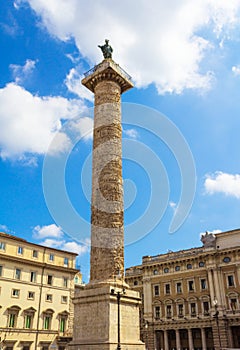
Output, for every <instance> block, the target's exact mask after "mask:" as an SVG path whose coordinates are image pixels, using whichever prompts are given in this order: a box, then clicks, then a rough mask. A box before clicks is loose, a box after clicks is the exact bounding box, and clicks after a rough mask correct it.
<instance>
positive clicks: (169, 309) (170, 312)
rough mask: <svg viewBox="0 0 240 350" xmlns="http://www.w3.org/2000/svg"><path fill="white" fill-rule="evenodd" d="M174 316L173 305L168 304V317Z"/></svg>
mask: <svg viewBox="0 0 240 350" xmlns="http://www.w3.org/2000/svg"><path fill="white" fill-rule="evenodd" d="M171 317H172V305H167V318H171Z"/></svg>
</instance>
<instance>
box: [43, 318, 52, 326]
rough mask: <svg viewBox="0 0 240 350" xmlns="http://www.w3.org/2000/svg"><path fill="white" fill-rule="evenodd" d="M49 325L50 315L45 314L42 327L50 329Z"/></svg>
mask: <svg viewBox="0 0 240 350" xmlns="http://www.w3.org/2000/svg"><path fill="white" fill-rule="evenodd" d="M50 327H51V316H50V315H45V316H44V319H43V329H50Z"/></svg>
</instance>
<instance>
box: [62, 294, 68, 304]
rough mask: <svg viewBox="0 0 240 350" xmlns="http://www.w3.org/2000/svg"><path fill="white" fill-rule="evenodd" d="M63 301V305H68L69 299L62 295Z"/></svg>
mask: <svg viewBox="0 0 240 350" xmlns="http://www.w3.org/2000/svg"><path fill="white" fill-rule="evenodd" d="M61 300H62V303H63V304H66V303H67V297H66V296H65V295H62V298H61Z"/></svg>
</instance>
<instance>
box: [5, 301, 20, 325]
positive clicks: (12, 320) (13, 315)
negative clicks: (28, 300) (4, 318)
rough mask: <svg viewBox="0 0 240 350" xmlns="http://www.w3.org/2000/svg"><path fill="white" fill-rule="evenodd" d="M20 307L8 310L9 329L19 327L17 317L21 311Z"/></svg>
mask: <svg viewBox="0 0 240 350" xmlns="http://www.w3.org/2000/svg"><path fill="white" fill-rule="evenodd" d="M20 310H21V309H20V307H18V306H12V307H10V308H8V327H9V328H15V327H16V326H17V317H18V313H19V311H20Z"/></svg>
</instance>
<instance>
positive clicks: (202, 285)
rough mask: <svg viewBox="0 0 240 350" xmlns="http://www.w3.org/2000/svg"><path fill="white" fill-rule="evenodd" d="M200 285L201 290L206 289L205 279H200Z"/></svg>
mask: <svg viewBox="0 0 240 350" xmlns="http://www.w3.org/2000/svg"><path fill="white" fill-rule="evenodd" d="M200 283H201V289H202V290H203V289H207V282H206V279H205V278H201V280H200Z"/></svg>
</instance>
